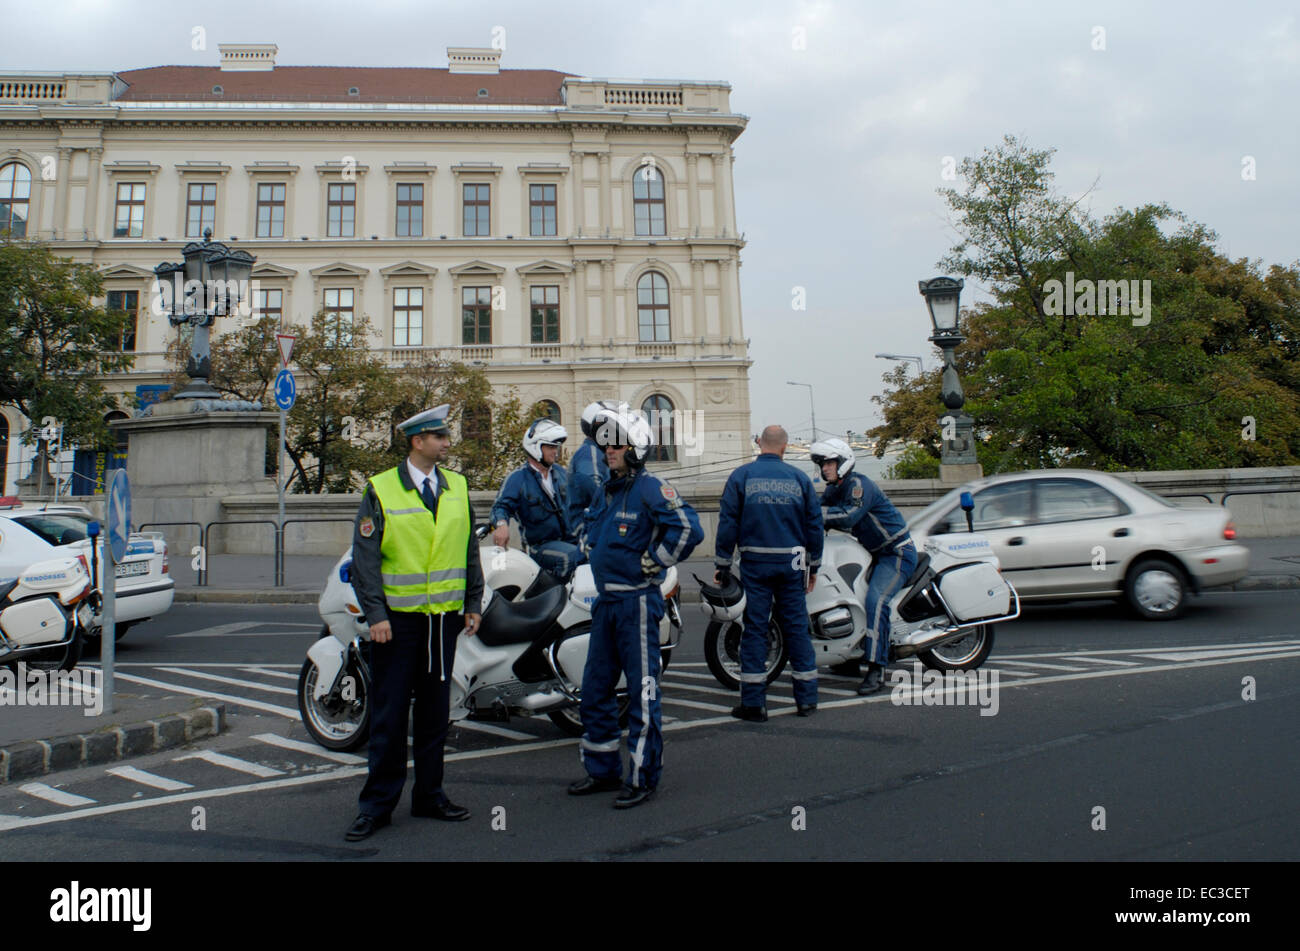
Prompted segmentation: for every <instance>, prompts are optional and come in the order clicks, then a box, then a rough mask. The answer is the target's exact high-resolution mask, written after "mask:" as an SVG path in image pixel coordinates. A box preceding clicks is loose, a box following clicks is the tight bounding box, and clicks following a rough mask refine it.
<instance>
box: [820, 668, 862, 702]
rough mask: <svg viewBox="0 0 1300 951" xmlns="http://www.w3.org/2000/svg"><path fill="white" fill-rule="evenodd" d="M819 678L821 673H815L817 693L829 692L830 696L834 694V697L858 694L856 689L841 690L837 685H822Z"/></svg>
mask: <svg viewBox="0 0 1300 951" xmlns="http://www.w3.org/2000/svg"><path fill="white" fill-rule="evenodd" d="M821 679H822V677H821V674H818V675H817V692H818V693H829V694H831V695H832V696H836V697H856V696H857V695H858V692H857V691H856V690H841V689H840V688H839V687H823V686H822V683H821Z"/></svg>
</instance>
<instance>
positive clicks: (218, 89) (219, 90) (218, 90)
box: [212, 86, 226, 96]
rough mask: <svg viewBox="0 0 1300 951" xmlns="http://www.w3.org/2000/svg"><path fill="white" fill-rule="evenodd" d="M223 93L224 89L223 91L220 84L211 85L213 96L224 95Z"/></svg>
mask: <svg viewBox="0 0 1300 951" xmlns="http://www.w3.org/2000/svg"><path fill="white" fill-rule="evenodd" d="M225 93H226V91H225V90H224V89H222V88H221V87H220V86H213V87H212V95H214V96H223V95H225Z"/></svg>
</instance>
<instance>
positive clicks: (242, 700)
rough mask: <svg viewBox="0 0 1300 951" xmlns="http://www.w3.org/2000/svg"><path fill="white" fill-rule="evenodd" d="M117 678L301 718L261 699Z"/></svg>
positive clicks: (123, 676)
mask: <svg viewBox="0 0 1300 951" xmlns="http://www.w3.org/2000/svg"><path fill="white" fill-rule="evenodd" d="M117 679H118V680H126V681H129V682H130V683H133V684H141V685H142V686H145V687H161V688H162V689H163V690H174V691H176V692H177V693H186V694H190V695H191V696H194V697H209V698H211V699H213V700H228V701H229V702H230V703H234V704H238V705H239V706H241V707H248V708H250V709H253V710H263V711H265V712H267V713H278V714H279V715H280V716H282V717H287V718H288V719H290V720H301V719H302V717H300V716H299V715H298V711H297V710H296V709H293V710H291V709H289V708H288V707H277V706H276V705H275V704H273V703H263V702H262V701H261V700H249V699H248V698H247V697H232V696H231V695H230V694H228V693H214V692H213V691H210V690H195V689H194V688H192V687H184V686H182V685H180V684H169V683H164V682H163V681H161V680H150V679H149V678H148V677H136V676H135V675H134V674H121V673H119V674H118V675H117Z"/></svg>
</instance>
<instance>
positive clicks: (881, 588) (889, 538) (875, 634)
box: [808, 439, 916, 696]
mask: <svg viewBox="0 0 1300 951" xmlns="http://www.w3.org/2000/svg"><path fill="white" fill-rule="evenodd" d="M808 455H809V456H810V457H811V459H812V461H813V464H814V465H816V466H818V467H820V469H821V472H822V478H823V479H825V480H826V491H825V492H823V493H822V521H823V523H824V524H825V526H826V528H827V529H832V528H837V529H840V530H842V531H846V532H849V533H850V534H851V535H853V537H854V538H856V539H857V540H858V543H859V544H861V545H862V547H863V548H865V549H866V550H867V551H868V552H870V553H871V558H872V561H873V567H872V572H871V583H870V585H869V587H868V588H867V630H868V634H867V637H868V642H867V643H866V644H865V645H864V648H865V653H864V654H863V660H865V661H866V662H867V674H866V676H865V677H864V678H863V679H862V683H861V684H860V685H859V686H858V693H859V694H862V695H863V696H866V695H867V694H872V693H876V692H877V691H878V690H880V688H881V687H882V686H884V671H885V667H886V666H887V665H888V664H889V627H890V619H889V599H890V598H892V597H893V596H894V595H895V594H896V593H897V592H898V589H899V588H901V587H902V586H903V582H905V581H906V580H907V578H908V576H909V575H911V573H912V570H913V569H914V568H916V545H915V544H913V542H912V536H911V535H910V534H908V531H907V520H906V519H904V518H903V516H902V514H901V513H900V512H899V511H898V509H896V508H894V505H893V503H892V502H890V501H889V499H888V498H886V496H885V493H883V492H881V491H880V488H879V487H878V486H877V485H876V484H875V483H874V482H872V481H871V480H870V479H868V478H867V477H866V476H864V475H862V474H861V473H860V472H854V471H853V462H854V457H853V450H852V449H851V448H849V444H848V443H846V442H845V441H844V440H843V439H826V440H821V441H819V442H815V443H813V444H812V445H811V446H810V447H808Z"/></svg>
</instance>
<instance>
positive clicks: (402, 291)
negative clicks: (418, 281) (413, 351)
mask: <svg viewBox="0 0 1300 951" xmlns="http://www.w3.org/2000/svg"><path fill="white" fill-rule="evenodd" d="M423 343H424V291H423V289H421V288H419V287H396V288H394V289H393V346H394V347H419V346H421V345H423Z"/></svg>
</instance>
